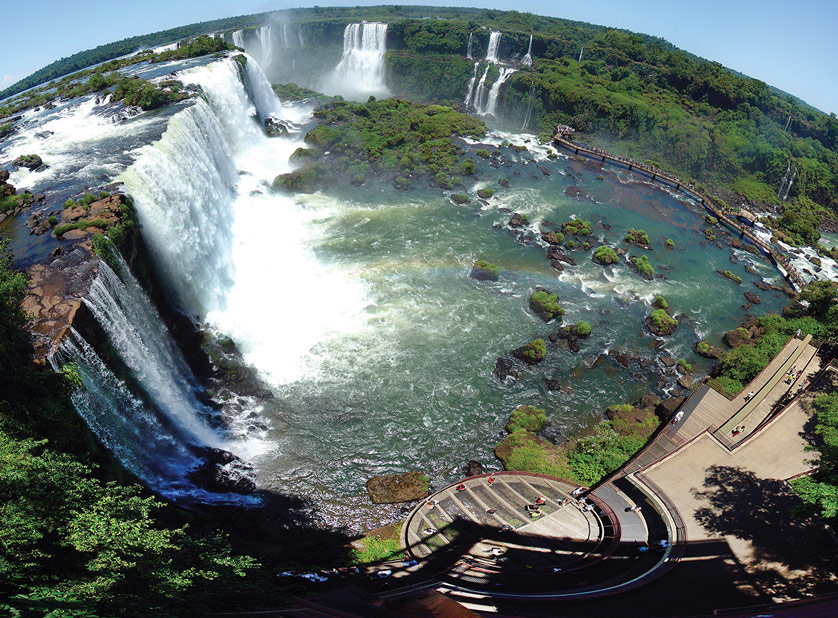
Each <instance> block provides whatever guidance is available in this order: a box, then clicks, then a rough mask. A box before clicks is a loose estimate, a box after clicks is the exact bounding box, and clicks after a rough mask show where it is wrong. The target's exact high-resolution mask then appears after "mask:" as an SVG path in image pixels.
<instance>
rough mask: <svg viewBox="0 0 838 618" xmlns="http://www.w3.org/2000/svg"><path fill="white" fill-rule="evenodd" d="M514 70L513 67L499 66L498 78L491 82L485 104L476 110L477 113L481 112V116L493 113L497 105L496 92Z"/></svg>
mask: <svg viewBox="0 0 838 618" xmlns="http://www.w3.org/2000/svg"><path fill="white" fill-rule="evenodd" d="M514 72H515V69H513V68H512V67H501V68H500V74H499V75H498V79H497V81H495V83H494V84H492V87H491V89H490V90H489V96H488V97H486V106H485V107H484V108H483V109H481V110H480V111H479V112H478V113H479V114H482V115H483V116H494V115H495V110H496V109H497V106H498V94H499V93H500V87H501V86H503V84H504V83H505V82H506V80H507V79H509V78H510V77H511V76H512V74H513V73H514Z"/></svg>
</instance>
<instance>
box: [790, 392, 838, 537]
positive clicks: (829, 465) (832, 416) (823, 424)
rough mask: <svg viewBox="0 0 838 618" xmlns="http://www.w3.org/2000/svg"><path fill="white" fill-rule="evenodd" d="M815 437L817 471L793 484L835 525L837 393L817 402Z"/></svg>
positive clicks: (837, 498)
mask: <svg viewBox="0 0 838 618" xmlns="http://www.w3.org/2000/svg"><path fill="white" fill-rule="evenodd" d="M813 408H814V416H815V434H816V435H817V436H818V437H819V439H820V445H819V446H818V447H817V449H816V451H817V453H818V456H817V460H818V469H817V470H816V471H815V472H814V473H812V474H811V475H808V476H803V477H800V478H798V479H796V480H794V481H791V486H792V488H793V489H794V491H795V493H797V495H798V496H800V497H801V498H802V499H803V501H804V502H805V503H806V504H807V505H808V506H809V510H811V511H812V512H814V513H817V514H818V515H820V516H821V517H823V518H824V519H827V520H832V522H833V524H834V523H835V522H836V521H837V520H838V393H828V394H823V395H819V396H818V397H816V398H815V401H814V404H813Z"/></svg>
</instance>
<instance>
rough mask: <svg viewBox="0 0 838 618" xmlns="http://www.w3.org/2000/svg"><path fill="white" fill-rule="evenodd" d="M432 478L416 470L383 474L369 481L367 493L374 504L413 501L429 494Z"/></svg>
mask: <svg viewBox="0 0 838 618" xmlns="http://www.w3.org/2000/svg"><path fill="white" fill-rule="evenodd" d="M429 483H430V479H429V478H428V476H427V475H426V474H424V473H423V472H419V471H418V470H414V471H412V472H405V473H404V474H382V475H380V476H374V477H372V478H371V479H370V480H368V481H367V493H368V494H369V495H370V500H372V502H373V504H394V503H396V502H412V501H414V500H421V499H422V498H424V497H426V496H427V495H428V484H429Z"/></svg>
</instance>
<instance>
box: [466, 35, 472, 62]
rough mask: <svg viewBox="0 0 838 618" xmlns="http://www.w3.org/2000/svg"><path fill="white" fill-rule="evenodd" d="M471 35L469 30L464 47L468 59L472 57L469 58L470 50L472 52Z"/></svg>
mask: <svg viewBox="0 0 838 618" xmlns="http://www.w3.org/2000/svg"><path fill="white" fill-rule="evenodd" d="M471 36H472V33H471V32H469V33H468V47H467V48H466V58H468V59H469V60H471V59H472V58H471V52H472V49H471Z"/></svg>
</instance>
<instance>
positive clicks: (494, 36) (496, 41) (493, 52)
mask: <svg viewBox="0 0 838 618" xmlns="http://www.w3.org/2000/svg"><path fill="white" fill-rule="evenodd" d="M500 35H501V33H500V32H491V33H489V47H488V48H487V49H486V60H488V61H489V62H493V63H495V64H497V63H498V46H499V45H500Z"/></svg>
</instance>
